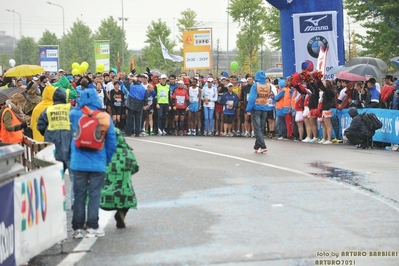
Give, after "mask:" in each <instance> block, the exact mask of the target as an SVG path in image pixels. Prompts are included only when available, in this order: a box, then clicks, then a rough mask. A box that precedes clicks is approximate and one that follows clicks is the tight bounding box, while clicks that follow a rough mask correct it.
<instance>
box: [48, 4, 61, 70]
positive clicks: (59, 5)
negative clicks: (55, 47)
mask: <svg viewBox="0 0 399 266" xmlns="http://www.w3.org/2000/svg"><path fill="white" fill-rule="evenodd" d="M47 4H49V5H53V6H58V7H60V8H61V9H62V35H63V43H64V45H63V48H62V50H63V51H62V53H63V54H64V60H65V11H64V8H63V7H62V6H61V5H59V4H54V3H52V2H47ZM60 65H61V64H60Z"/></svg>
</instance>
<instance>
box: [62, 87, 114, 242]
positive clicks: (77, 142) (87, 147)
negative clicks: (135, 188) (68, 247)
mask: <svg viewBox="0 0 399 266" xmlns="http://www.w3.org/2000/svg"><path fill="white" fill-rule="evenodd" d="M69 119H70V122H71V129H72V133H73V136H74V138H73V140H72V143H71V162H70V170H71V171H72V172H73V175H74V183H73V190H74V193H75V201H74V205H73V218H72V229H73V230H74V232H73V235H72V236H73V238H82V237H83V225H84V224H86V227H87V230H86V237H99V236H104V231H103V230H102V229H100V228H99V225H98V211H99V208H100V194H101V189H102V187H103V184H104V180H105V173H106V168H107V164H108V163H109V162H110V161H111V159H112V156H113V154H114V152H115V150H116V144H117V142H116V134H115V128H114V124H113V121H112V118H111V117H110V115H109V114H108V113H106V112H104V111H103V110H102V103H101V101H100V99H99V97H98V95H97V92H96V90H91V89H86V90H83V91H82V92H81V94H80V100H79V103H78V106H77V107H76V108H74V109H72V110H71V111H70V113H69ZM93 131H94V132H95V134H93ZM87 197H88V198H89V202H88V206H87V219H86V198H87Z"/></svg>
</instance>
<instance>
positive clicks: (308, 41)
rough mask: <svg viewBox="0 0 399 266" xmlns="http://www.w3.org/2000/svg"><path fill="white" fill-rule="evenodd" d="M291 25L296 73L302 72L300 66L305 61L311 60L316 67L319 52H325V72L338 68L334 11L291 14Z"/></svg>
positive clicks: (335, 14)
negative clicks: (292, 28) (292, 26)
mask: <svg viewBox="0 0 399 266" xmlns="http://www.w3.org/2000/svg"><path fill="white" fill-rule="evenodd" d="M293 25H294V40H295V65H296V71H297V72H301V71H302V69H301V64H302V62H304V61H305V60H311V61H312V62H313V64H314V65H315V66H316V65H317V63H318V62H317V59H318V58H319V54H320V51H326V54H325V58H326V59H327V60H326V62H325V69H326V71H328V70H329V69H331V68H332V67H336V66H338V38H337V36H338V32H337V27H338V24H337V12H336V11H321V12H312V13H300V14H293ZM326 79H331V78H329V77H326Z"/></svg>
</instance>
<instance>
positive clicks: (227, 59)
mask: <svg viewBox="0 0 399 266" xmlns="http://www.w3.org/2000/svg"><path fill="white" fill-rule="evenodd" d="M229 8H230V0H227V50H226V71H229V65H230V64H229V31H230V30H229V20H230V10H229Z"/></svg>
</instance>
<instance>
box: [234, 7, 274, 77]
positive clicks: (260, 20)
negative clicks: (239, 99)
mask: <svg viewBox="0 0 399 266" xmlns="http://www.w3.org/2000/svg"><path fill="white" fill-rule="evenodd" d="M229 11H230V15H231V17H232V19H233V21H234V22H238V23H239V25H240V32H239V33H238V34H237V42H236V44H237V49H238V61H239V63H240V65H246V66H247V67H246V68H245V69H242V70H243V71H246V72H249V73H251V72H253V71H254V70H255V69H256V68H258V51H259V50H260V46H261V45H262V44H263V43H264V42H265V38H264V34H265V26H264V25H265V24H266V7H265V5H264V1H263V0H231V3H230V6H229Z"/></svg>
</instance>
